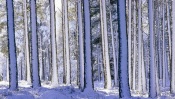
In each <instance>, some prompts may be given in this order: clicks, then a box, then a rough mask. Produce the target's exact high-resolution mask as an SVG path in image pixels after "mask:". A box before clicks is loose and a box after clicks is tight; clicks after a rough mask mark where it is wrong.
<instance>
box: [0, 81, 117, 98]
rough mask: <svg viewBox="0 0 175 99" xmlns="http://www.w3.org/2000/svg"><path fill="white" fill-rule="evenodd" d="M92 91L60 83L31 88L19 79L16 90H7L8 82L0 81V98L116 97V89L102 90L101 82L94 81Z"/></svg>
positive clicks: (43, 84)
mask: <svg viewBox="0 0 175 99" xmlns="http://www.w3.org/2000/svg"><path fill="white" fill-rule="evenodd" d="M96 85H98V86H97V87H96V90H95V91H94V92H89V91H85V92H81V91H80V90H79V89H78V88H76V87H75V86H65V85H60V86H58V87H56V88H52V86H51V85H50V84H49V83H42V87H39V88H36V89H34V88H31V87H30V86H31V85H30V84H28V83H27V82H26V81H19V89H18V91H10V90H8V82H4V81H3V82H0V99H118V90H116V89H111V90H104V89H102V88H100V87H101V86H102V83H101V82H96V84H95V86H96Z"/></svg>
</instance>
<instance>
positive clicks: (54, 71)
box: [50, 0, 58, 86]
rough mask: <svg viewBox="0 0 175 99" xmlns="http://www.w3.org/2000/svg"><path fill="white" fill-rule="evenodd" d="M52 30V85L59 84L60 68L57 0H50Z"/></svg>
mask: <svg viewBox="0 0 175 99" xmlns="http://www.w3.org/2000/svg"><path fill="white" fill-rule="evenodd" d="M50 31H51V46H52V47H51V48H52V52H51V54H52V55H51V56H52V85H53V86H58V69H57V65H56V59H57V58H56V55H57V54H56V34H55V0H50Z"/></svg>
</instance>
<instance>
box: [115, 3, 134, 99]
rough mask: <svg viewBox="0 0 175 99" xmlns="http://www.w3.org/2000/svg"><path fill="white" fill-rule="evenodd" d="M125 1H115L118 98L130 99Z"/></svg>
mask: <svg viewBox="0 0 175 99" xmlns="http://www.w3.org/2000/svg"><path fill="white" fill-rule="evenodd" d="M125 5H126V1H124V0H118V1H117V11H118V23H119V24H118V29H119V30H118V31H119V52H120V53H119V97H120V98H130V97H131V93H130V88H129V77H128V50H127V47H128V46H127V33H126V8H125Z"/></svg>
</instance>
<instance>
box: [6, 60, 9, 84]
mask: <svg viewBox="0 0 175 99" xmlns="http://www.w3.org/2000/svg"><path fill="white" fill-rule="evenodd" d="M6 71H7V72H6V74H7V75H6V80H7V81H9V59H8V57H6Z"/></svg>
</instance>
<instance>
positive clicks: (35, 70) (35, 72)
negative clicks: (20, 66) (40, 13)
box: [30, 0, 41, 88]
mask: <svg viewBox="0 0 175 99" xmlns="http://www.w3.org/2000/svg"><path fill="white" fill-rule="evenodd" d="M30 17H31V31H32V36H31V38H32V40H31V41H32V44H31V45H32V46H31V47H32V48H31V50H32V51H31V52H32V87H33V88H37V87H40V86H41V84H40V78H39V61H38V34H37V25H36V23H37V19H36V0H31V1H30Z"/></svg>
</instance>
